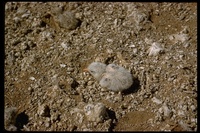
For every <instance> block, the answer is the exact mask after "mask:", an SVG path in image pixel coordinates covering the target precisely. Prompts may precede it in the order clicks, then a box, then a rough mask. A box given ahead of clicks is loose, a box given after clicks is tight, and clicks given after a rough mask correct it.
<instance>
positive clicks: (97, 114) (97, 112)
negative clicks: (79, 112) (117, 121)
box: [84, 103, 109, 123]
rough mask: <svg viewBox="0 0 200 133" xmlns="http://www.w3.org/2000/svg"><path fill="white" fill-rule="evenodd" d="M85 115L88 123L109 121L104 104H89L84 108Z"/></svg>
mask: <svg viewBox="0 0 200 133" xmlns="http://www.w3.org/2000/svg"><path fill="white" fill-rule="evenodd" d="M84 111H85V115H86V117H87V119H88V121H93V122H97V123H98V122H103V121H104V120H106V119H108V118H109V116H108V113H107V109H106V107H105V106H104V104H102V103H96V104H87V105H86V106H85V107H84Z"/></svg>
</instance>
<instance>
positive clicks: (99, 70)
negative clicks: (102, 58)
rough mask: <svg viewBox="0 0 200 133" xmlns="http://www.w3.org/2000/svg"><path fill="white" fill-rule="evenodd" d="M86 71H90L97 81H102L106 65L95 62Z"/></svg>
mask: <svg viewBox="0 0 200 133" xmlns="http://www.w3.org/2000/svg"><path fill="white" fill-rule="evenodd" d="M84 70H85V71H88V72H89V73H90V74H91V75H92V76H93V77H94V78H95V79H96V80H97V81H100V80H101V78H102V74H103V73H105V70H106V64H103V63H100V62H93V63H91V64H90V65H89V66H88V67H87V68H86V69H84Z"/></svg>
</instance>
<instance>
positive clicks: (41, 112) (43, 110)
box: [37, 104, 50, 117]
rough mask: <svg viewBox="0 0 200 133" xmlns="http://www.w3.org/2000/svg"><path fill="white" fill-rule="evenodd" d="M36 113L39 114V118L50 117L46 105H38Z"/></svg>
mask: <svg viewBox="0 0 200 133" xmlns="http://www.w3.org/2000/svg"><path fill="white" fill-rule="evenodd" d="M37 113H38V114H39V116H43V117H50V109H49V106H47V105H46V104H42V105H40V106H39V107H38V111H37Z"/></svg>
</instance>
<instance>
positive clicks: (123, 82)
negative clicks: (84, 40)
mask: <svg viewBox="0 0 200 133" xmlns="http://www.w3.org/2000/svg"><path fill="white" fill-rule="evenodd" d="M99 84H100V85H101V86H102V87H106V88H108V89H109V90H112V91H115V92H116V91H119V92H122V91H123V90H126V89H128V88H130V87H131V85H132V84H133V78H132V75H131V73H130V72H129V71H128V70H126V69H125V68H123V67H121V66H117V65H115V64H109V65H108V66H107V67H106V73H105V74H104V75H103V77H102V79H101V80H100V82H99Z"/></svg>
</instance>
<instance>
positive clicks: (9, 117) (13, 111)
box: [4, 107, 17, 131]
mask: <svg viewBox="0 0 200 133" xmlns="http://www.w3.org/2000/svg"><path fill="white" fill-rule="evenodd" d="M16 115H17V108H16V107H10V108H6V109H5V112H4V124H5V129H6V130H8V131H16V130H17V127H16V126H14V124H15V121H16Z"/></svg>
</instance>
